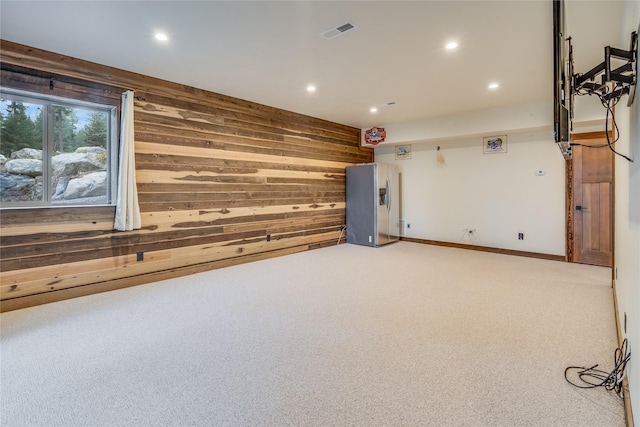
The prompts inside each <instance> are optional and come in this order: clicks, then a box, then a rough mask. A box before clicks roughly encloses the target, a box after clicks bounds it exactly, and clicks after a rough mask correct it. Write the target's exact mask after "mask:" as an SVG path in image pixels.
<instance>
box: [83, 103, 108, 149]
mask: <svg viewBox="0 0 640 427" xmlns="http://www.w3.org/2000/svg"><path fill="white" fill-rule="evenodd" d="M76 139H77V141H78V146H88V147H102V148H106V147H107V115H106V113H102V112H98V111H94V112H92V113H91V114H90V115H89V123H87V124H86V125H85V126H84V127H83V128H82V129H81V130H80V131H79V132H78V135H77V138H76Z"/></svg>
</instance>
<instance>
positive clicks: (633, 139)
mask: <svg viewBox="0 0 640 427" xmlns="http://www.w3.org/2000/svg"><path fill="white" fill-rule="evenodd" d="M626 8H627V9H626V10H625V17H626V22H625V23H624V25H622V27H621V30H622V35H621V37H622V40H628V38H629V34H630V33H631V31H634V30H640V2H626ZM622 46H626V44H623V45H622ZM626 102H627V97H623V98H622V101H621V102H620V103H619V104H618V107H617V108H616V119H617V122H618V126H619V129H620V139H619V141H618V142H617V143H616V149H617V150H618V151H620V152H621V153H624V154H627V155H628V154H631V157H632V158H633V159H634V160H635V161H634V162H633V163H629V162H628V161H626V160H624V159H622V158H620V157H616V165H615V167H616V171H615V173H616V177H615V179H616V193H615V197H616V211H615V215H616V216H615V221H616V224H615V227H616V230H615V261H614V264H615V267H614V268H615V269H616V270H617V279H616V296H617V302H618V312H619V313H620V323H621V325H619V326H620V328H621V330H623V329H624V315H625V313H626V315H627V331H626V334H624V336H625V337H626V338H627V339H628V340H629V346H630V349H631V353H632V356H631V361H630V365H629V368H628V369H629V370H628V374H629V389H630V395H631V401H632V408H633V410H634V419H635V422H636V424H638V423H640V358H639V357H638V356H640V95H639V94H636V99H635V102H634V103H633V105H632V106H631V108H628V107H626V105H625V104H626Z"/></svg>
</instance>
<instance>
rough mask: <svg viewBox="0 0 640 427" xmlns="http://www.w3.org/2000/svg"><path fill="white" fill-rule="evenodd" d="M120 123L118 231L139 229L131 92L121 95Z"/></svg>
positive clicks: (114, 226) (116, 218)
mask: <svg viewBox="0 0 640 427" xmlns="http://www.w3.org/2000/svg"><path fill="white" fill-rule="evenodd" d="M121 113H122V120H121V123H120V150H119V153H120V161H119V167H118V197H117V199H116V217H115V220H114V223H113V228H114V229H116V230H119V231H130V230H136V229H139V228H140V227H141V220H140V206H138V189H137V188H136V159H135V151H134V133H133V91H130V90H128V91H126V92H125V93H123V94H122V111H121Z"/></svg>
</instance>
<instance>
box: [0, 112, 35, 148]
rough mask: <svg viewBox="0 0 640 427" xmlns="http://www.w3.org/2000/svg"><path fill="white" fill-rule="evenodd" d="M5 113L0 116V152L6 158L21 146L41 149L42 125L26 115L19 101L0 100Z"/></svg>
mask: <svg viewBox="0 0 640 427" xmlns="http://www.w3.org/2000/svg"><path fill="white" fill-rule="evenodd" d="M2 104H3V105H4V106H5V110H6V114H3V115H1V116H0V121H1V123H0V141H1V143H0V153H2V154H3V155H4V156H6V157H7V158H8V157H10V156H11V153H12V152H14V151H18V150H20V149H22V148H36V149H39V150H42V127H40V128H38V126H37V124H36V123H34V122H33V121H32V120H31V118H30V117H29V116H28V115H27V113H26V110H27V107H26V106H25V105H24V104H23V103H22V102H20V101H8V100H2Z"/></svg>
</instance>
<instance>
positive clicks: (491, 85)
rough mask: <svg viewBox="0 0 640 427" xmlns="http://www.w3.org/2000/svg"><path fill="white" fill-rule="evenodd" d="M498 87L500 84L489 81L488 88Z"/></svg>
mask: <svg viewBox="0 0 640 427" xmlns="http://www.w3.org/2000/svg"><path fill="white" fill-rule="evenodd" d="M498 87H500V85H499V84H498V83H490V84H489V89H498Z"/></svg>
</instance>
